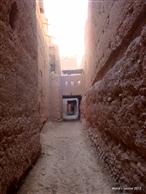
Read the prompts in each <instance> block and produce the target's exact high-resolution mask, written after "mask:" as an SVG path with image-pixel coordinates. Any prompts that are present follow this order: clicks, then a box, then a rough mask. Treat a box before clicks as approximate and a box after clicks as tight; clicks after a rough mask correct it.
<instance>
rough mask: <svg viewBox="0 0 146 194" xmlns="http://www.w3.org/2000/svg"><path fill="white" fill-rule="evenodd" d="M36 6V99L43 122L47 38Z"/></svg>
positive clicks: (46, 110) (46, 105) (46, 100)
mask: <svg viewBox="0 0 146 194" xmlns="http://www.w3.org/2000/svg"><path fill="white" fill-rule="evenodd" d="M36 5H37V8H36V17H37V44H38V45H37V53H38V55H37V63H38V92H39V96H38V101H39V114H40V119H41V123H42V124H43V123H44V122H45V121H46V120H47V119H48V118H49V113H50V112H51V111H50V107H49V98H50V97H49V95H50V91H49V60H50V59H49V38H48V33H47V30H46V25H47V23H46V18H45V16H44V14H41V13H40V10H39V6H38V4H36Z"/></svg>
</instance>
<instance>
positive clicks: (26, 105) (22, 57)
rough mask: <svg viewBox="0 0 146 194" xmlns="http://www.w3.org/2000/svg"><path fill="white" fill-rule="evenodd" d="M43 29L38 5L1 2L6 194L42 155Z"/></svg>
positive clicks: (1, 139) (1, 154)
mask: <svg viewBox="0 0 146 194" xmlns="http://www.w3.org/2000/svg"><path fill="white" fill-rule="evenodd" d="M38 25H39V24H37V17H36V3H35V1H34V0H15V1H14V0H1V1H0V194H5V193H7V192H8V193H12V190H13V188H14V187H15V186H17V183H18V181H19V179H20V177H21V176H22V175H23V174H24V173H25V172H26V171H27V169H28V168H29V167H31V166H32V164H33V163H34V161H35V160H36V158H37V157H38V155H39V153H40V149H41V147H40V135H39V132H40V125H41V120H40V111H39V110H40V105H39V100H38V99H39V80H38V73H39V64H40V61H41V59H40V57H39V56H38V52H40V55H41V53H42V52H43V51H42V49H44V47H43V45H42V47H41V45H40V47H39V48H38V44H41V41H39V40H38V39H41V38H40V37H41V36H42V35H41V32H39V35H38V34H37V33H38V31H39V30H38ZM40 31H41V29H40ZM38 36H39V38H38ZM38 58H39V59H38ZM42 60H46V59H45V58H43V59H42ZM43 64H46V62H44V63H43ZM41 67H42V66H41ZM41 67H40V68H41ZM42 74H43V72H42ZM43 91H44V90H43Z"/></svg>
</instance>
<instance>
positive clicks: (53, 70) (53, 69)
mask: <svg viewBox="0 0 146 194" xmlns="http://www.w3.org/2000/svg"><path fill="white" fill-rule="evenodd" d="M50 72H55V64H50Z"/></svg>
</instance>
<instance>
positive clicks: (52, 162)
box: [18, 122, 112, 194]
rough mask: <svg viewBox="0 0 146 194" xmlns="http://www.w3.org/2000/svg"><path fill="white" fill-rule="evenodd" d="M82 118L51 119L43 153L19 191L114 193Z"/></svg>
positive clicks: (24, 193) (45, 130)
mask: <svg viewBox="0 0 146 194" xmlns="http://www.w3.org/2000/svg"><path fill="white" fill-rule="evenodd" d="M88 141H89V140H88V138H87V136H86V133H85V131H84V130H83V129H82V125H81V123H80V122H60V123H51V122H48V123H47V124H46V125H45V126H44V128H43V130H42V133H41V143H42V153H41V156H40V158H39V159H38V161H37V163H36V164H35V166H34V168H33V169H32V170H31V171H30V172H29V174H28V175H27V177H26V179H25V180H24V183H23V184H22V186H21V188H20V190H19V191H18V194H112V189H111V188H112V186H111V185H110V181H109V180H108V179H107V176H106V175H105V174H104V173H103V171H102V169H101V167H100V165H99V164H98V160H97V158H96V157H95V152H94V151H93V148H92V146H91V144H90V143H89V142H88Z"/></svg>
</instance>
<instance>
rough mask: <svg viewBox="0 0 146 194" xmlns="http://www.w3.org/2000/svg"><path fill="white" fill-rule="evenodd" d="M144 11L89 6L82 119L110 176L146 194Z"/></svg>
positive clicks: (130, 4)
mask: <svg viewBox="0 0 146 194" xmlns="http://www.w3.org/2000/svg"><path fill="white" fill-rule="evenodd" d="M145 10H146V1H145V0H135V1H134V0H117V1H114V0H110V1H90V2H89V16H88V22H87V28H86V57H85V67H84V71H85V74H86V80H87V83H86V88H87V89H88V91H87V92H86V95H85V96H84V97H83V102H82V119H83V122H84V123H86V128H87V129H88V132H89V135H90V137H91V139H92V140H93V142H94V143H95V145H96V147H97V153H98V154H99V156H100V158H101V160H103V161H104V164H105V165H106V166H107V168H108V169H110V172H111V174H112V177H113V178H114V179H115V180H116V181H117V182H118V183H119V184H120V185H121V186H122V185H124V186H125V185H127V186H129V187H130V186H131V187H142V189H143V190H145V191H146V56H145V53H146V26H145V22H146V15H145ZM87 29H88V30H87ZM95 72H96V73H95ZM88 80H89V81H88ZM134 193H145V192H144V191H139V192H138V191H137V192H134Z"/></svg>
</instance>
